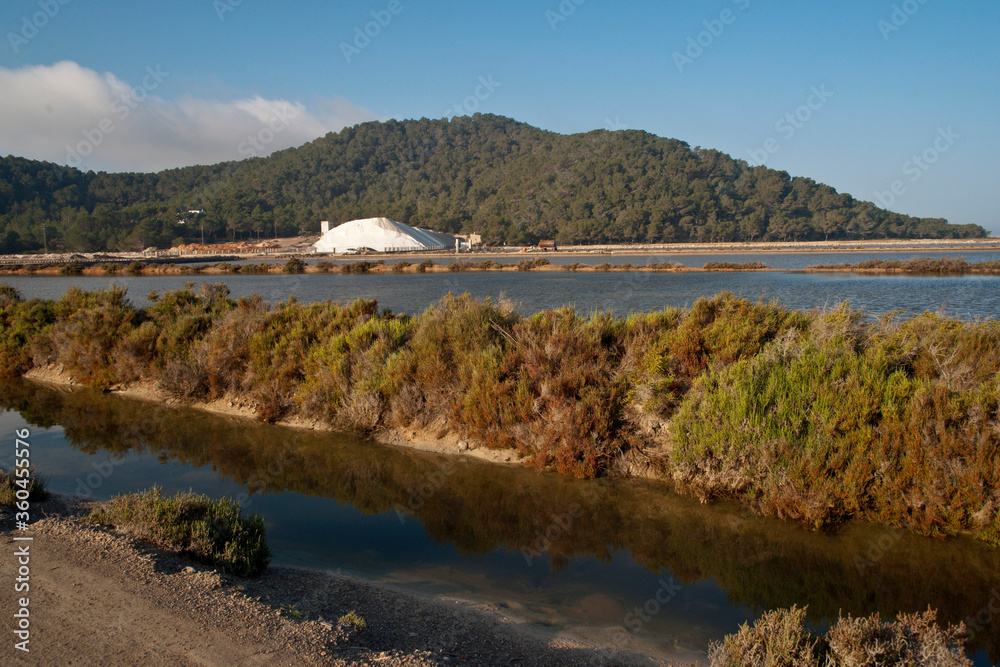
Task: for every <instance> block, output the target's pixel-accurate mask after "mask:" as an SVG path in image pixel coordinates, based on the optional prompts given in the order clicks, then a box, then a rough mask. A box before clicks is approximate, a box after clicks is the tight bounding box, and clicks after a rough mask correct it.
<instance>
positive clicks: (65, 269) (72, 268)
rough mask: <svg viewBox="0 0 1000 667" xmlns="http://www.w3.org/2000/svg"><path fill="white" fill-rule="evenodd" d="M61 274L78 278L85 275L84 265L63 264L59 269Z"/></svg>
mask: <svg viewBox="0 0 1000 667" xmlns="http://www.w3.org/2000/svg"><path fill="white" fill-rule="evenodd" d="M59 273H60V274H62V275H64V276H78V275H80V274H82V273H83V264H75V263H74V264H63V265H62V266H60V267H59Z"/></svg>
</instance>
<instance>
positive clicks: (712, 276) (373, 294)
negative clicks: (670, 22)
mask: <svg viewBox="0 0 1000 667" xmlns="http://www.w3.org/2000/svg"><path fill="white" fill-rule="evenodd" d="M0 282H6V283H9V284H11V285H13V286H14V287H16V288H17V289H19V290H20V291H21V293H22V294H23V295H24V296H25V297H26V298H35V297H37V298H45V299H57V298H59V297H61V296H62V295H63V294H64V293H65V292H66V290H67V289H69V288H70V287H71V286H76V287H80V288H84V289H89V290H96V289H103V288H106V287H109V286H111V285H119V286H122V287H125V288H127V289H128V293H129V296H130V297H131V299H132V301H133V302H134V303H135V304H136V305H138V306H144V305H148V303H149V302H148V300H147V299H146V295H148V294H149V293H150V292H151V291H153V290H155V291H157V292H159V293H161V294H162V293H164V292H166V291H168V290H172V289H180V288H182V287H184V285H185V284H188V283H192V282H195V283H198V282H212V283H225V284H226V285H228V286H229V288H230V290H231V292H232V294H233V295H234V296H249V295H251V294H259V295H261V296H262V297H263V298H264V299H265V300H267V301H284V300H285V299H287V298H288V297H289V296H293V295H294V296H295V298H297V299H299V300H300V301H307V302H311V301H323V300H326V299H331V300H334V301H344V302H350V301H353V300H354V299H357V298H374V299H377V300H378V302H379V305H380V307H382V308H389V309H391V310H393V311H395V312H409V313H418V312H420V311H422V310H423V309H425V308H427V307H428V306H430V305H432V304H434V303H436V302H437V301H438V300H440V299H441V297H442V296H444V295H445V294H447V293H448V292H449V291H451V292H456V293H461V292H469V293H471V294H473V295H474V296H477V297H490V298H492V299H497V298H500V297H507V298H509V299H511V300H512V301H514V302H515V303H516V304H517V305H518V308H519V310H520V311H521V312H522V313H526V314H527V313H533V312H537V311H539V310H544V309H548V308H558V307H560V306H563V305H573V306H575V307H576V308H577V310H578V311H580V312H583V313H587V312H591V311H595V310H607V311H613V312H615V313H617V314H628V313H629V312H633V311H647V310H655V309H661V308H663V307H665V306H677V307H683V306H687V305H690V304H692V303H694V302H695V301H696V300H697V299H698V298H700V297H703V296H712V295H714V294H717V293H719V292H721V291H724V290H728V291H730V292H733V293H735V294H737V295H738V296H742V297H745V298H747V299H750V300H753V301H756V300H758V299H764V300H772V299H773V300H777V301H778V302H780V303H781V304H783V305H785V306H788V307H791V308H797V309H803V310H809V309H812V308H824V307H831V306H835V305H836V304H839V303H840V302H842V301H845V300H846V301H850V302H851V304H852V305H853V306H855V307H857V308H862V309H864V310H866V311H869V312H873V313H879V312H888V311H892V310H902V311H903V312H904V313H908V314H915V313H920V312H923V311H925V310H934V311H937V310H941V311H943V312H945V313H947V314H949V315H954V316H958V317H964V318H997V317H1000V276H961V277H915V276H899V275H892V276H871V275H851V274H842V273H831V274H822V273H797V272H791V271H789V272H766V273H729V272H726V273H638V272H637V273H570V272H545V271H541V272H530V273H526V272H516V273H514V272H503V273H500V272H470V273H431V274H377V275H343V274H302V275H263V276H242V275H225V276H194V277H192V276H150V277H128V276H125V277H102V276H93V277H92V276H6V277H3V278H2V279H0Z"/></svg>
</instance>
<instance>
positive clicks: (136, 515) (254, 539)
mask: <svg viewBox="0 0 1000 667" xmlns="http://www.w3.org/2000/svg"><path fill="white" fill-rule="evenodd" d="M89 518H90V520H91V521H93V522H95V523H99V524H104V525H112V526H115V527H117V528H120V529H123V530H126V531H128V532H130V533H132V534H135V535H137V536H138V537H140V538H141V539H144V540H148V541H150V542H152V543H154V544H156V545H158V546H161V547H164V548H168V549H176V550H179V551H181V552H182V553H185V554H188V555H190V556H192V557H193V558H195V559H196V560H198V561H200V562H203V563H208V564H210V565H217V566H219V567H222V568H223V569H224V570H225V571H227V572H230V573H232V574H236V575H239V576H244V577H245V576H250V575H257V574H260V573H261V572H263V571H264V569H265V568H266V567H267V564H268V563H269V562H270V560H271V550H270V549H269V548H268V546H267V541H266V539H265V529H264V520H263V519H262V518H261V517H260V515H259V514H251V515H250V516H243V515H242V513H241V511H240V505H239V503H237V502H236V501H235V500H231V499H228V498H221V499H218V500H212V499H211V498H209V497H208V496H205V495H198V494H194V493H191V492H187V493H177V494H176V495H174V496H173V497H170V498H168V497H165V496H164V495H163V492H162V490H161V489H160V488H159V487H157V486H154V487H153V488H151V489H149V490H147V491H143V492H140V493H133V494H128V495H119V496H116V497H115V498H113V499H112V500H110V501H108V502H107V503H105V504H104V505H102V506H101V507H99V508H97V509H94V510H93V511H92V512H91V513H90V517H89Z"/></svg>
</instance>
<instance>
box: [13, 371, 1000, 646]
mask: <svg viewBox="0 0 1000 667" xmlns="http://www.w3.org/2000/svg"><path fill="white" fill-rule="evenodd" d="M0 408H3V409H5V410H6V412H3V413H2V414H0V433H5V434H12V433H13V431H14V429H16V428H22V427H24V425H25V424H29V425H30V428H31V431H32V434H31V437H30V442H31V447H32V452H33V453H32V456H33V462H34V463H35V464H36V465H38V466H39V467H40V468H41V469H42V470H43V471H45V473H46V474H48V475H49V476H50V488H51V489H52V490H53V491H56V492H60V493H80V494H84V495H91V496H95V497H98V498H109V497H111V496H112V495H114V494H116V493H121V492H130V491H135V490H139V489H144V488H146V487H148V486H150V485H152V484H154V483H156V484H160V485H161V486H162V487H163V488H164V489H165V490H166V491H168V492H173V491H176V490H186V489H189V488H190V489H194V490H195V491H197V492H203V493H208V494H211V495H230V496H233V497H238V498H242V499H243V501H244V506H245V508H246V510H247V511H252V512H260V513H261V514H262V515H263V517H264V519H265V521H266V523H267V525H268V539H269V542H270V544H271V545H272V548H273V550H274V554H275V556H274V562H275V563H276V564H288V565H299V566H307V567H313V568H319V569H329V570H334V571H336V570H343V571H346V572H351V573H357V574H361V575H363V576H366V577H369V578H372V579H375V580H379V581H388V582H393V583H396V584H400V585H403V586H405V587H409V588H413V589H416V590H421V591H425V592H430V593H435V594H446V595H452V596H458V597H467V598H474V599H478V600H486V601H490V602H492V603H494V604H496V605H498V606H503V607H506V608H507V611H510V610H513V611H514V613H516V614H520V615H523V616H525V617H526V618H528V619H529V620H530V621H532V622H534V623H537V624H539V625H542V626H546V627H548V628H551V629H555V630H560V631H568V632H585V633H587V634H590V635H592V636H593V635H596V636H598V637H602V638H604V639H606V640H615V641H618V642H620V643H622V645H624V646H632V647H640V648H649V647H652V648H654V649H661V650H664V651H676V650H681V651H687V652H691V653H689V655H692V656H693V657H697V655H699V654H700V655H702V656H703V652H704V651H705V649H706V647H707V644H708V642H709V641H710V640H712V639H718V638H720V637H722V636H723V635H724V634H726V633H729V632H733V631H735V630H736V629H737V627H738V625H739V624H740V623H742V622H745V621H748V620H752V619H753V618H755V617H756V616H757V615H759V614H760V613H761V612H762V611H763V610H765V609H771V608H775V607H781V606H789V605H791V604H799V605H808V606H809V618H810V620H811V622H812V623H814V624H815V625H816V626H818V627H821V626H823V625H826V624H828V623H829V622H831V620H832V619H835V618H836V617H837V615H838V613H841V612H842V613H844V614H847V613H851V614H855V615H858V614H869V613H871V612H874V611H879V612H880V613H882V614H883V616H891V615H892V614H894V613H895V612H897V611H921V610H924V609H926V608H927V606H928V605H930V606H932V607H935V608H937V609H939V610H940V618H941V619H942V620H944V621H948V622H954V621H958V620H961V619H964V618H966V617H975V616H976V615H977V613H979V612H982V611H985V610H988V607H987V605H988V603H989V600H990V595H991V592H992V591H994V590H995V589H996V587H997V586H998V584H997V575H998V573H1000V551H998V550H995V549H990V548H988V547H987V546H986V545H984V544H981V543H978V542H974V541H972V540H968V539H956V540H948V541H942V540H933V539H928V538H921V537H917V536H914V535H909V534H901V533H896V532H894V531H892V530H889V529H886V528H881V527H876V526H870V525H866V524H860V523H858V524H851V525H849V526H846V527H844V528H843V529H842V530H840V531H838V532H837V533H836V534H817V533H812V532H808V531H806V530H804V529H801V528H799V527H797V526H795V525H792V524H788V523H784V522H780V521H777V520H772V519H766V518H761V517H754V516H748V515H747V514H746V513H745V512H744V511H743V510H742V509H741V508H740V507H738V506H735V505H729V504H721V505H713V506H706V505H701V504H699V503H697V502H696V501H693V500H691V499H689V498H685V497H680V496H677V495H675V494H673V493H672V492H671V491H670V490H669V489H668V488H667V487H666V486H665V485H662V484H659V483H653V482H628V483H626V482H615V481H609V480H599V481H592V480H591V481H585V480H574V479H568V478H565V477H561V476H556V475H550V474H544V473H539V472H537V471H535V470H531V469H527V468H521V467H515V466H500V465H495V464H487V463H482V462H479V461H474V460H464V459H456V458H450V457H443V456H437V455H430V454H425V453H420V452H415V451H409V450H404V449H398V448H391V447H386V446H382V445H379V444H377V443H372V442H367V441H360V440H356V439H352V438H349V437H346V436H342V435H337V434H322V433H313V432H306V431H299V430H293V429H288V428H283V427H278V426H270V425H262V424H255V423H252V422H247V421H243V420H236V419H231V418H223V417H218V416H214V415H209V414H207V413H204V412H199V411H194V410H184V409H171V408H165V407H160V406H157V405H152V404H148V403H141V402H137V401H132V400H128V399H123V398H119V397H115V396H106V395H102V394H99V393H94V392H89V391H76V392H68V391H61V390H56V389H52V388H46V387H42V386H39V385H35V384H32V383H29V382H26V381H21V380H15V381H6V382H2V383H0ZM5 441H6V442H8V443H9V442H10V438H9V437H8V436H5ZM8 449H9V451H4V452H0V464H3V465H5V466H8V467H9V466H10V464H11V458H12V455H13V447H10V448H8ZM987 613H988V612H987ZM996 626H997V627H994V626H993V624H992V623H986V624H984V627H983V629H982V630H980V631H978V632H977V633H976V635H975V637H974V638H973V644H972V645H973V646H974V647H975V649H976V651H977V654H976V659H977V664H983V665H985V664H990V662H989V658H988V652H992V655H993V657H994V658H996V657H998V656H1000V623H997V624H996Z"/></svg>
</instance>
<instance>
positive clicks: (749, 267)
mask: <svg viewBox="0 0 1000 667" xmlns="http://www.w3.org/2000/svg"><path fill="white" fill-rule="evenodd" d="M768 268H770V267H769V266H768V265H767V264H765V263H764V262H742V263H737V262H706V263H705V266H704V269H705V270H706V271H759V270H761V269H768Z"/></svg>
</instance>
